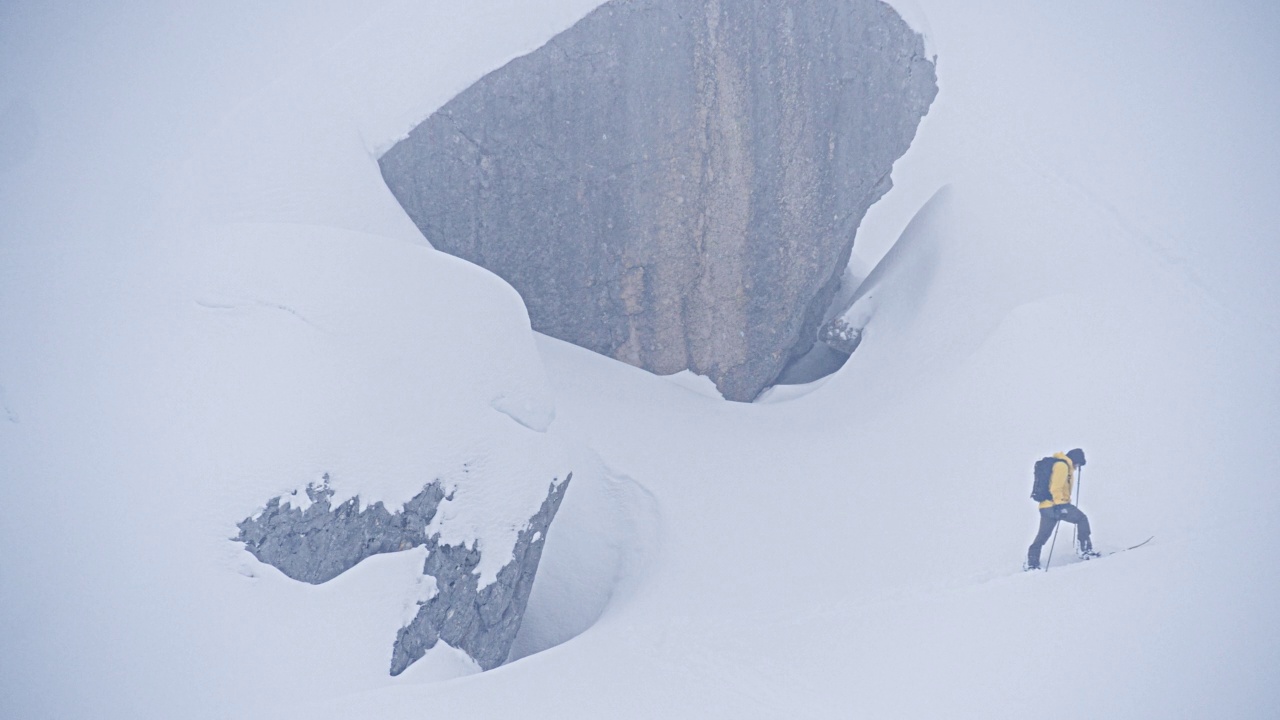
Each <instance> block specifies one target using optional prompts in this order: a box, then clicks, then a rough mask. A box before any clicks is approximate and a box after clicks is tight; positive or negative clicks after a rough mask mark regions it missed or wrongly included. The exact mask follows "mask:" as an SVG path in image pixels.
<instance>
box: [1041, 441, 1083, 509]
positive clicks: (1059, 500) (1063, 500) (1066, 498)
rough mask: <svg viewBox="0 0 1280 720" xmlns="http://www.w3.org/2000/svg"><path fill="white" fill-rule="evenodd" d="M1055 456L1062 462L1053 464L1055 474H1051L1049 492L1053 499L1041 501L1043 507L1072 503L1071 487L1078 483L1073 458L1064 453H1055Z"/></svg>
mask: <svg viewBox="0 0 1280 720" xmlns="http://www.w3.org/2000/svg"><path fill="white" fill-rule="evenodd" d="M1053 457H1054V459H1057V460H1061V461H1062V462H1056V463H1054V464H1053V474H1052V475H1050V476H1049V494H1050V495H1052V496H1053V499H1052V500H1045V501H1044V502H1042V503H1040V507H1042V508H1047V507H1053V506H1054V505H1066V504H1068V503H1070V502H1071V489H1072V488H1073V487H1075V483H1076V466H1075V463H1073V462H1071V458H1069V457H1067V456H1066V455H1064V454H1062V453H1054V454H1053ZM1042 477H1043V476H1042Z"/></svg>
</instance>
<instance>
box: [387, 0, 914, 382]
mask: <svg viewBox="0 0 1280 720" xmlns="http://www.w3.org/2000/svg"><path fill="white" fill-rule="evenodd" d="M923 54H924V47H923V42H922V40H921V38H920V37H919V36H918V35H917V34H916V33H915V32H913V31H912V30H911V29H910V28H909V27H908V26H907V25H906V23H905V22H903V20H902V19H901V18H900V17H899V16H898V15H897V14H896V13H895V12H894V11H893V10H892V9H891V8H890V7H889V6H888V5H885V4H883V3H881V2H878V0H792V1H781V0H779V1H772V2H770V1H766V0H735V1H733V2H730V1H729V0H614V2H610V3H607V4H605V5H603V6H601V7H600V8H598V9H597V10H596V11H595V12H593V13H591V14H590V15H588V16H587V17H586V18H584V19H583V20H582V21H581V22H579V23H578V24H577V25H575V26H574V27H572V28H570V29H569V30H567V31H565V32H564V33H562V34H561V35H559V36H557V37H556V38H554V39H552V40H551V41H550V42H549V43H547V45H545V46H544V47H543V48H541V49H539V50H538V51H536V52H534V53H532V54H530V55H527V56H525V57H522V58H518V59H516V60H514V61H512V62H511V63H509V64H508V65H507V66H505V67H503V68H501V69H499V70H497V71H495V72H493V73H491V74H490V75H488V76H486V77H485V78H483V79H482V80H480V81H479V82H478V83H476V84H475V85H474V86H472V87H471V88H469V89H468V90H466V91H465V92H463V93H462V94H460V95H459V96H457V97H456V98H454V99H453V100H452V101H450V102H449V103H448V104H446V105H445V106H444V107H442V108H441V109H440V110H439V111H438V112H436V113H435V114H434V115H432V116H431V117H430V118H428V119H427V120H426V121H424V122H423V123H422V124H421V125H419V126H418V127H417V128H415V129H414V130H413V132H411V133H410V135H409V137H408V138H407V139H405V140H404V141H402V142H400V143H399V144H397V145H396V146H395V147H393V148H392V149H391V150H390V151H388V152H387V153H386V154H385V155H384V156H383V157H382V158H381V159H380V161H379V162H380V164H381V167H382V173H383V177H384V178H385V179H386V181H387V184H388V186H389V187H390V188H391V191H392V192H393V193H394V194H395V196H396V197H397V198H398V199H399V201H400V202H401V204H402V205H403V206H404V207H405V209H406V210H407V211H408V213H409V216H410V217H411V218H412V219H413V220H414V222H415V223H416V224H417V225H418V227H419V228H420V229H421V230H422V232H423V235H424V236H425V237H426V238H427V240H429V241H430V242H431V243H432V245H434V246H435V247H437V248H439V249H440V250H443V251H445V252H449V253H452V254H454V255H457V256H459V257H462V258H464V259H467V260H469V261H471V262H474V263H476V264H478V265H481V266H484V267H486V268H489V269H490V270H492V271H493V272H495V273H497V274H498V275H500V276H501V277H503V278H504V279H506V280H507V281H508V282H509V283H511V285H512V286H513V287H515V288H516V290H518V291H519V292H520V294H521V295H522V296H523V298H524V300H525V304H526V305H527V307H528V309H529V316H530V319H531V321H532V324H533V327H534V329H536V330H538V331H540V332H544V333H546V334H549V335H552V336H554V337H558V338H561V339H564V340H567V341H569V342H573V343H575V344H578V345H581V346H583V347H586V348H589V349H591V350H594V351H596V352H599V353H602V354H605V355H608V356H611V357H614V358H617V359H619V360H623V361H626V362H629V363H631V364H633V365H637V366H640V367H643V368H647V369H649V370H652V371H654V372H657V373H661V374H667V373H673V372H678V371H680V370H684V369H690V370H693V371H694V372H697V373H699V374H703V375H707V376H708V377H710V378H711V379H712V380H713V381H714V382H715V383H716V386H717V387H718V388H719V390H720V392H721V393H722V394H723V395H724V396H725V397H726V398H729V399H731V400H750V399H752V398H754V397H755V396H756V395H757V394H758V393H759V392H760V390H761V389H763V388H764V387H766V386H768V385H769V384H770V383H771V382H772V381H773V380H774V378H775V377H776V376H777V375H778V373H779V372H780V371H781V369H782V368H783V367H784V365H785V364H786V363H787V361H788V360H789V359H791V358H793V357H798V356H800V355H802V354H804V353H805V352H806V351H807V350H808V349H809V348H810V347H811V346H812V344H813V342H814V338H815V335H816V332H817V328H818V325H819V322H820V321H821V320H822V317H823V312H824V310H826V308H827V305H828V303H829V302H830V300H831V297H832V295H833V294H834V292H835V291H836V288H837V287H838V285H839V282H840V276H841V273H842V271H843V270H844V267H845V265H846V264H847V262H848V258H849V253H850V251H851V249H852V246H853V240H854V234H855V232H856V230H857V227H858V225H859V223H860V222H861V220H862V217H863V215H864V214H865V213H866V210H867V208H868V207H870V205H871V204H872V203H873V202H875V201H876V200H877V199H879V198H880V197H881V196H882V195H883V194H884V193H885V192H886V191H888V189H889V188H890V186H891V182H890V179H889V173H890V170H891V169H892V166H893V162H894V161H895V160H896V159H897V158H898V157H900V156H901V155H902V154H903V153H904V152H905V151H906V149H907V148H908V146H909V145H910V143H911V140H912V138H913V137H914V135H915V131H916V127H917V125H918V124H919V121H920V119H921V118H922V117H923V116H924V114H925V113H926V112H927V110H928V107H929V105H930V103H931V102H932V101H933V98H934V96H935V95H936V93H937V85H936V80H935V74H934V66H933V63H932V62H931V61H930V60H929V59H927V58H925V57H924V55H923Z"/></svg>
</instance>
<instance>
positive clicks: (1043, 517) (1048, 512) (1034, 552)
mask: <svg viewBox="0 0 1280 720" xmlns="http://www.w3.org/2000/svg"><path fill="white" fill-rule="evenodd" d="M1052 510H1053V508H1042V509H1041V510H1040V530H1039V531H1038V532H1037V533H1036V539H1035V540H1032V541H1031V547H1029V548H1027V566H1028V567H1040V548H1042V547H1044V544H1045V543H1047V542H1049V536H1050V535H1052V534H1053V528H1054V526H1055V525H1057V524H1058V520H1057V518H1056V517H1054V514H1053V512H1052Z"/></svg>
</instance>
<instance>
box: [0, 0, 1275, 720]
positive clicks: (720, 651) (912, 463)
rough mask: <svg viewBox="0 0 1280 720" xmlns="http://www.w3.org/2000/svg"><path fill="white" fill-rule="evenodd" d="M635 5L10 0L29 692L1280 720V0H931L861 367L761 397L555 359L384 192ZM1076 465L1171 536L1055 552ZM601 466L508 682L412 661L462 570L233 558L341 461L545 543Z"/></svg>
mask: <svg viewBox="0 0 1280 720" xmlns="http://www.w3.org/2000/svg"><path fill="white" fill-rule="evenodd" d="M596 4H597V2H596V0H581V1H570V0H540V1H535V2H519V3H517V2H512V1H510V0H484V1H482V2H461V1H456V0H434V1H433V2H431V3H425V4H424V3H411V2H404V1H402V0H388V1H386V2H381V3H377V4H375V5H368V4H365V5H360V6H357V5H355V4H347V3H331V4H324V5H320V6H317V5H315V4H314V3H310V4H301V3H281V4H277V5H274V6H272V7H270V8H263V7H259V6H257V5H255V4H219V5H211V6H208V7H205V8H202V9H197V10H191V9H177V8H175V7H169V6H166V4H159V3H157V4H148V3H123V4H115V5H114V6H113V7H110V8H108V7H106V6H95V7H80V6H73V5H60V6H59V5H52V4H40V3H11V4H6V5H4V6H3V7H0V219H2V220H3V222H2V223H0V404H2V406H0V490H3V497H4V499H5V501H6V505H7V507H6V510H5V512H4V513H3V514H0V548H3V551H4V552H3V553H2V554H0V607H2V608H3V609H4V611H3V612H2V613H0V716H2V717H6V718H9V717H12V718H72V717H95V718H98V717H121V718H138V717H157V718H160V717H165V718H168V717H184V718H199V717H210V718H222V717H238V718H240V717H307V718H315V717H341V718H352V717H416V716H421V715H427V714H430V715H432V716H437V717H494V718H498V717H508V716H523V717H601V716H610V717H614V716H617V717H637V718H639V717H645V718H647V717H655V716H666V717H726V718H728V717H734V718H741V717H762V718H763V717H858V716H868V717H984V718H985V717H1012V716H1021V715H1029V714H1034V715H1036V716H1037V717H1090V716H1092V717H1126V718H1170V717H1237V718H1254V717H1256V718H1265V717H1271V716H1273V715H1274V713H1275V707H1277V704H1280V691H1278V690H1277V689H1276V686H1275V685H1274V678H1275V677H1276V676H1277V675H1278V674H1280V620H1278V619H1277V618H1276V615H1275V613H1274V611H1273V608H1274V607H1275V606H1276V604H1277V602H1278V601H1280V568H1277V566H1276V564H1275V562H1274V561H1273V559H1272V556H1273V555H1274V554H1275V553H1276V551H1277V550H1278V549H1280V547H1278V546H1280V541H1277V539H1276V533H1277V530H1278V529H1280V528H1277V521H1276V519H1275V518H1276V517H1277V511H1278V510H1280V499H1278V497H1280V496H1277V494H1276V493H1274V492H1272V491H1271V488H1270V478H1271V475H1272V474H1273V472H1274V468H1275V467H1276V466H1277V463H1280V450H1278V449H1277V447H1276V445H1275V441H1274V440H1275V436H1276V427H1277V408H1280V379H1278V378H1277V373H1276V360H1275V358H1276V357H1277V351H1278V350H1280V340H1277V332H1276V331H1277V329H1280V303H1277V295H1276V292H1275V290H1274V288H1273V285H1272V281H1271V278H1272V277H1274V276H1275V274H1276V271H1277V270H1280V252H1278V251H1277V250H1276V249H1275V248H1274V247H1273V243H1274V240H1275V228H1276V227H1278V226H1280V209H1278V208H1277V205H1276V204H1275V203H1274V200H1273V199H1274V198H1275V197H1276V196H1277V195H1280V174H1278V173H1277V172H1276V170H1275V168H1277V167H1280V143H1277V142H1276V141H1275V139H1274V136H1273V132H1272V130H1273V128H1274V127H1275V126H1276V125H1277V122H1278V121H1280V93H1277V92H1276V81H1275V80H1274V79H1273V78H1272V77H1271V74H1272V72H1273V69H1274V68H1275V67H1277V66H1280V63H1277V59H1278V58H1277V57H1276V55H1277V50H1276V49H1275V45H1274V44H1273V43H1272V42H1271V37H1272V36H1273V35H1274V33H1275V31H1276V30H1277V29H1280V11H1278V10H1277V9H1275V8H1273V7H1271V6H1268V5H1263V4H1260V3H1236V4H1233V5H1232V6H1230V7H1215V8H1208V7H1205V6H1202V5H1200V4H1196V3H1189V2H1175V3H1166V4H1162V5H1161V6H1160V7H1158V8H1157V7H1154V6H1153V7H1149V8H1134V7H1131V6H1129V5H1128V4H1120V3H1103V2H1094V1H1093V0H1089V1H1087V2H1082V3H1073V4H1070V5H1062V6H1053V7H1050V6H1048V5H1045V4H1039V5H1036V4H1027V3H1016V2H989V3H976V4H960V3H946V2H942V1H941V0H937V1H935V0H915V2H911V1H910V0H895V2H894V5H895V7H897V8H899V10H900V11H901V12H902V13H903V15H904V17H905V18H906V19H907V20H908V21H909V22H911V23H912V24H913V25H914V26H915V27H916V28H917V29H919V30H921V31H922V32H924V33H925V35H926V38H927V41H928V45H929V48H930V52H933V53H936V54H937V56H938V65H937V67H938V81H939V87H940V89H941V92H940V94H939V95H938V98H937V100H936V102H935V105H934V106H933V108H932V109H931V110H930V114H929V116H928V117H927V118H926V119H925V121H924V123H923V124H922V126H921V128H920V131H919V134H918V135H917V138H916V140H915V142H914V144H913V145H912V148H911V150H910V151H908V153H907V155H906V156H904V157H903V158H902V159H901V160H900V161H899V162H898V163H897V165H896V166H895V170H894V175H893V180H894V184H895V188H894V190H892V191H891V192H890V193H889V194H888V195H887V196H886V197H885V198H884V199H883V200H882V201H881V202H880V203H878V204H877V205H875V206H873V208H872V209H871V211H870V214H869V215H868V217H867V219H866V220H865V221H864V223H863V225H862V228H861V230H860V233H859V236H858V241H857V242H858V244H857V245H856V246H855V253H857V254H859V256H860V257H858V258H856V261H857V262H859V263H860V264H861V266H871V265H873V264H875V263H876V262H877V261H878V262H879V265H878V267H877V269H876V270H875V271H873V272H872V273H871V276H870V279H869V281H868V284H867V286H865V288H864V289H863V290H862V291H861V292H860V297H859V299H858V302H857V303H855V305H854V307H853V308H852V310H851V313H852V315H851V317H852V318H854V319H856V320H857V321H858V323H859V324H865V331H864V339H863V342H862V344H861V346H860V347H859V349H858V351H857V352H856V353H855V354H854V355H853V356H852V358H851V359H850V361H849V362H848V363H847V364H846V365H845V366H844V368H842V369H841V370H840V371H839V372H838V373H836V374H835V375H833V376H830V377H828V378H826V379H824V380H822V381H819V382H818V383H815V384H813V385H806V386H790V387H779V388H775V389H774V390H773V391H771V392H770V393H769V395H768V396H766V397H765V398H763V399H762V400H761V401H759V402H756V403H753V404H735V403H727V402H724V401H722V400H719V399H718V398H716V397H714V396H711V395H713V393H709V392H708V390H707V385H708V383H707V381H706V380H705V379H703V378H697V377H689V376H687V375H686V376H676V377H673V378H660V377H656V376H653V375H650V374H648V373H645V372H643V371H641V370H637V369H635V368H632V367H629V366H625V365H621V364H619V363H616V362H614V361H611V360H608V359H605V358H602V357H600V356H597V355H594V354H592V353H590V352H588V351H585V350H582V349H580V348H576V347H573V346H570V345H567V344H564V343H561V342H559V341H556V340H552V339H548V338H545V337H540V336H535V335H534V334H533V333H532V332H531V331H530V330H529V325H528V319H527V316H526V314H525V312H524V308H523V306H522V304H521V302H520V298H519V297H518V295H516V294H515V293H514V291H512V290H511V289H510V288H509V287H508V286H506V285H505V284H504V283H503V282H502V281H501V280H499V279H498V278H496V277H495V276H493V275H491V274H489V273H487V272H485V271H483V270H480V269H478V268H476V267H474V266H471V265H468V264H466V263H463V262H461V261H459V260H457V259H454V258H451V257H448V256H446V255H443V254H441V253H437V252H435V251H433V250H431V249H430V248H429V247H427V246H426V245H425V244H424V243H423V241H422V239H421V236H420V235H419V234H418V232H417V230H416V228H415V227H414V226H413V225H412V223H411V222H410V221H409V220H408V218H407V217H406V216H405V214H404V212H403V210H401V209H400V207H399V206H398V205H397V204H396V203H395V200H394V198H393V197H392V196H391V194H390V192H389V191H388V190H387V188H386V186H385V184H383V182H382V179H381V177H380V174H379V171H378V167H377V161H376V158H377V156H378V155H379V154H380V153H381V152H382V151H384V150H385V149H386V148H388V147H390V145H391V144H392V143H394V142H395V141H396V140H397V139H399V138H400V137H402V136H403V135H404V134H405V133H406V132H407V131H408V130H409V128H411V127H412V126H413V125H414V124H415V123H416V122H418V121H420V120H421V119H422V118H424V117H426V116H427V115H428V114H429V113H430V112H431V111H432V110H434V109H435V108H437V107H439V106H440V105H442V104H443V103H444V102H446V101H448V100H449V99H450V98H451V97H453V96H454V95H456V94H457V93H458V92H460V91H461V90H463V89H464V88H465V87H467V86H468V85H469V84H470V83H472V82H474V81H475V80H476V79H478V78H479V77H481V76H482V75H483V74H484V73H486V72H488V71H490V70H493V69H495V68H497V67H499V66H501V65H502V64H503V63H504V62H506V61H507V60H509V59H511V58H513V57H515V56H517V55H520V54H522V53H525V52H528V51H531V50H533V49H534V48H536V47H538V46H539V45H540V44H542V43H544V42H545V41H546V40H547V39H548V38H550V37H551V36H552V35H554V34H555V33H556V32H558V31H559V30H561V29H563V28H565V27H567V26H568V25H570V24H571V23H573V22H574V21H575V20H576V19H578V18H580V17H581V16H583V15H585V14H586V13H587V12H589V11H590V10H591V9H592V8H593V7H594V6H595V5H596ZM881 256H883V260H881ZM1075 446H1082V447H1084V448H1085V449H1086V450H1087V451H1088V454H1089V460H1090V462H1089V465H1088V467H1087V468H1086V470H1085V472H1084V475H1083V479H1082V483H1081V487H1080V492H1081V496H1080V506H1081V507H1082V509H1084V510H1085V511H1086V512H1087V513H1089V516H1090V519H1091V521H1092V522H1093V525H1094V528H1095V538H1096V542H1097V544H1098V545H1099V546H1100V547H1101V548H1103V549H1120V548H1124V547H1128V546H1129V545H1132V544H1134V543H1136V542H1138V541H1141V540H1143V539H1145V538H1146V537H1148V536H1150V535H1155V539H1154V540H1153V541H1152V542H1151V543H1150V544H1148V545H1146V546H1144V547H1143V548H1141V549H1139V550H1134V551H1133V552H1128V553H1124V554H1120V555H1116V556H1114V557H1111V558H1107V559H1104V560H1102V561H1099V562H1094V563H1088V564H1078V563H1071V562H1070V560H1069V559H1068V558H1069V557H1070V553H1069V552H1068V546H1069V545H1070V541H1069V539H1064V538H1063V537H1059V538H1058V540H1057V545H1056V550H1055V553H1054V560H1053V566H1052V569H1051V571H1050V572H1049V573H1038V574H1023V573H1021V572H1019V571H1018V567H1019V564H1020V562H1021V559H1022V556H1023V555H1024V553H1025V549H1026V545H1027V543H1028V542H1029V541H1030V539H1031V536H1032V535H1033V534H1034V532H1035V528H1036V523H1037V520H1038V518H1037V516H1036V513H1035V510H1034V503H1032V502H1031V501H1030V500H1028V499H1027V498H1026V493H1027V492H1028V491H1029V489H1030V487H1029V486H1030V482H1031V465H1032V462H1033V461H1034V460H1035V459H1036V458H1038V457H1040V456H1041V455H1044V454H1046V453H1048V452H1052V451H1058V450H1065V449H1068V448H1070V447H1075ZM568 472H573V481H572V484H571V485H570V487H569V489H568V490H567V492H566V493H565V496H564V500H563V504H562V505H561V507H560V512H559V515H558V516H557V518H556V520H555V522H554V524H553V525H552V527H551V529H550V531H549V532H548V534H547V537H546V545H545V550H544V552H543V555H542V562H541V568H540V570H539V574H538V577H537V582H536V583H535V585H534V587H533V592H532V595H531V597H530V599H529V605H528V609H527V611H526V614H525V618H524V623H523V626H522V628H521V632H520V635H519V636H518V637H517V638H516V645H515V648H514V651H513V655H512V658H513V659H512V660H511V661H510V662H508V663H507V664H506V665H504V666H502V667H499V668H497V669H495V670H491V671H487V672H478V668H477V667H476V665H475V663H474V662H473V661H472V660H471V659H470V658H468V657H467V656H466V655H465V654H463V653H462V652H460V651H455V650H453V649H451V648H449V647H448V646H447V645H445V644H443V643H442V644H440V645H437V646H436V648H434V649H433V650H431V651H430V652H429V653H428V654H427V656H426V657H424V659H423V660H422V661H420V662H418V663H415V664H414V665H411V666H410V667H409V669H408V670H407V671H405V672H404V673H403V674H401V675H399V676H395V677H392V676H391V675H389V674H388V661H389V654H390V650H391V641H392V639H393V638H394V637H395V636H396V633H397V630H398V629H399V628H400V627H402V626H403V625H404V624H405V623H406V622H407V621H408V620H409V619H410V618H411V617H412V616H413V614H414V613H415V612H416V610H417V607H418V605H417V602H418V601H420V600H423V599H426V598H427V597H429V596H430V595H431V594H432V593H433V592H434V589H433V588H432V587H430V585H431V583H430V579H429V578H426V577H424V576H423V575H422V566H423V561H424V555H425V551H424V550H423V549H421V548H416V549H410V550H406V551H404V552H400V553H390V554H383V555H377V556H374V557H370V558H368V559H366V560H364V561H363V562H361V563H359V564H358V565H356V566H355V567H353V568H351V569H350V570H348V571H347V572H345V573H343V574H341V575H339V576H337V577H336V578H334V579H333V580H330V581H329V582H326V583H323V584H319V585H309V584H306V583H300V582H296V581H294V580H290V579H289V578H287V577H285V576H284V575H283V574H281V573H280V572H278V571H277V570H276V569H275V568H273V567H271V566H270V565H266V564H263V563H260V562H258V561H257V560H256V559H254V557H253V556H252V555H250V554H249V553H248V552H247V551H246V550H245V549H244V546H243V545H242V544H239V543H236V542H233V541H232V540H231V538H232V537H233V536H235V535H236V534H237V528H236V523H238V522H240V521H242V520H243V519H245V518H246V517H249V516H251V515H253V514H255V513H257V512H258V511H260V510H261V509H262V508H263V506H264V503H266V501H267V500H268V499H270V498H271V497H274V496H278V495H281V494H289V493H293V492H295V491H302V494H305V488H306V486H307V485H308V484H309V483H312V482H316V481H318V480H319V479H320V478H321V477H323V475H324V474H326V473H327V474H328V475H329V477H330V482H331V486H332V489H333V490H334V491H335V493H336V495H335V500H345V499H347V498H352V497H355V496H359V498H360V501H359V502H360V503H361V506H362V507H367V506H368V505H369V504H372V503H375V502H378V501H382V502H383V503H384V504H385V505H386V506H387V507H397V506H399V505H402V504H403V503H405V502H406V501H408V500H409V499H410V498H411V497H412V496H413V495H414V494H415V493H416V492H418V491H419V490H421V487H422V484H423V483H424V482H429V481H431V480H433V479H440V480H442V482H445V483H448V484H449V486H450V487H452V488H456V489H457V493H456V494H455V497H456V499H457V501H458V507H457V508H455V510H456V512H451V513H450V514H449V516H448V518H442V520H441V522H442V523H443V526H442V528H441V531H442V532H444V533H446V535H448V534H449V533H452V535H448V536H449V537H453V538H456V539H457V540H458V541H459V542H462V543H470V544H472V545H475V544H476V543H477V541H478V540H482V539H484V540H486V542H482V543H481V544H482V545H485V546H486V547H494V546H502V545H503V543H504V542H506V543H508V544H509V542H511V540H510V539H511V538H514V537H515V535H516V534H517V533H518V531H519V529H520V528H519V525H518V523H519V522H521V521H519V520H517V519H518V518H525V519H527V518H528V517H529V516H530V515H532V513H533V512H535V511H536V510H537V509H538V506H539V503H541V502H542V501H543V499H544V498H545V497H546V495H547V491H548V484H549V483H550V482H551V481H552V478H563V477H564V476H565V475H566V474H567V473H568ZM477 477H478V478H483V479H486V480H491V481H492V482H487V481H486V482H480V483H477V482H476V478H477ZM464 488H471V490H470V491H467V490H464ZM291 497H294V498H298V502H300V503H301V502H303V501H302V499H301V497H302V495H301V494H299V495H291ZM446 520H448V521H449V522H445V521H446ZM513 523H515V524H514V525H513ZM1068 531H1069V528H1064V530H1063V532H1064V534H1065V533H1066V532H1068ZM504 537H505V538H508V540H501V538H504ZM502 559H503V558H502V555H501V553H498V554H496V555H494V556H492V557H491V558H490V559H489V560H487V561H486V562H488V563H490V565H486V566H485V570H486V571H488V572H491V573H496V572H497V570H498V567H499V566H500V564H501V563H500V560H502ZM1060 563H1061V565H1059V564H1060ZM482 575H483V571H482Z"/></svg>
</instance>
